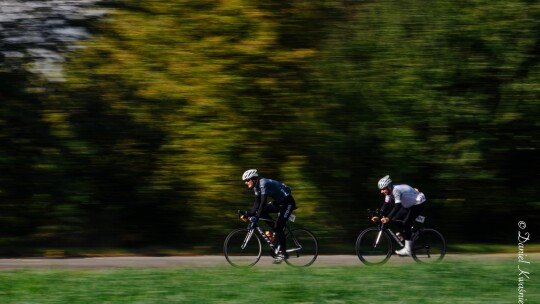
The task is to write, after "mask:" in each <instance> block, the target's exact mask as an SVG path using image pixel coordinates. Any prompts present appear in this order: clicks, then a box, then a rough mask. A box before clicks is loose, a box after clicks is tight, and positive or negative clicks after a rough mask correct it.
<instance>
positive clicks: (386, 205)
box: [380, 202, 392, 217]
mask: <svg viewBox="0 0 540 304" xmlns="http://www.w3.org/2000/svg"><path fill="white" fill-rule="evenodd" d="M391 206H392V202H384V204H383V205H382V207H381V209H380V210H381V211H380V213H381V217H385V216H386V215H387V214H388V212H390V207H391Z"/></svg>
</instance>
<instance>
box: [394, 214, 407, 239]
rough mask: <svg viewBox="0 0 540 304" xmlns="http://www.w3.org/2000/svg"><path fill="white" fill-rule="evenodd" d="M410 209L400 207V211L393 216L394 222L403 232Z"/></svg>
mask: <svg viewBox="0 0 540 304" xmlns="http://www.w3.org/2000/svg"><path fill="white" fill-rule="evenodd" d="M407 214H408V209H405V208H401V209H399V211H398V213H396V215H395V216H394V217H393V218H392V224H393V225H394V226H396V227H397V229H398V230H399V231H400V232H401V233H403V232H404V230H405V225H404V223H403V222H404V221H405V218H406V217H407Z"/></svg>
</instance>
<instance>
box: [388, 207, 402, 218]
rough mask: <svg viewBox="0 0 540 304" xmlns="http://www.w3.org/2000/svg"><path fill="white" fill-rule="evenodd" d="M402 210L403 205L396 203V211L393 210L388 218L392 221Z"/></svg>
mask: <svg viewBox="0 0 540 304" xmlns="http://www.w3.org/2000/svg"><path fill="white" fill-rule="evenodd" d="M401 208H402V206H401V203H396V204H395V205H394V209H392V211H391V212H390V214H388V216H387V218H389V219H392V218H393V217H394V215H396V214H397V213H398V211H399V210H400V209H401Z"/></svg>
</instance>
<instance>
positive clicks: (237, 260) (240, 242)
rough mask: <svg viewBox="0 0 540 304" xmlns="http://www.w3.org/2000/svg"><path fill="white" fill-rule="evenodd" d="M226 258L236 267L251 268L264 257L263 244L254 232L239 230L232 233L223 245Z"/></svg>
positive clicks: (244, 229)
mask: <svg viewBox="0 0 540 304" xmlns="http://www.w3.org/2000/svg"><path fill="white" fill-rule="evenodd" d="M223 252H224V254H225V258H226V259H227V261H228V262H229V264H231V265H232V266H235V267H251V266H253V265H255V264H257V262H258V261H259V259H260V258H261V255H262V244H261V240H260V239H259V236H258V235H257V234H255V231H254V230H248V229H246V228H239V229H236V230H233V231H231V233H229V235H228V236H227V238H226V239H225V243H224V244H223Z"/></svg>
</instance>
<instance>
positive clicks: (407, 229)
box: [403, 203, 425, 241]
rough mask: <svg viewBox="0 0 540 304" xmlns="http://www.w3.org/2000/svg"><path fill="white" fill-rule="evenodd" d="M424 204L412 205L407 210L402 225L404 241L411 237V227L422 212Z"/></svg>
mask: <svg viewBox="0 0 540 304" xmlns="http://www.w3.org/2000/svg"><path fill="white" fill-rule="evenodd" d="M424 207H425V203H422V204H420V205H414V206H412V207H411V208H409V209H407V210H408V212H407V216H406V217H405V219H404V220H403V225H404V231H403V236H404V237H405V240H408V241H410V240H411V237H412V226H413V224H414V220H416V218H417V217H418V216H419V215H420V214H422V212H424Z"/></svg>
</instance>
